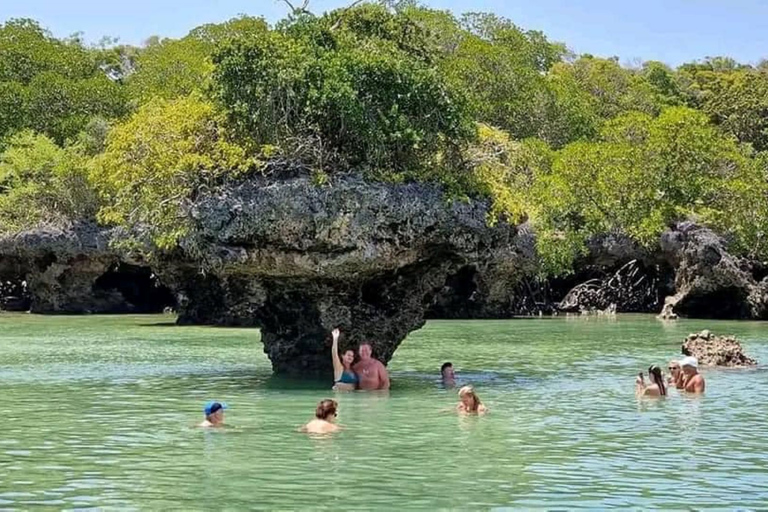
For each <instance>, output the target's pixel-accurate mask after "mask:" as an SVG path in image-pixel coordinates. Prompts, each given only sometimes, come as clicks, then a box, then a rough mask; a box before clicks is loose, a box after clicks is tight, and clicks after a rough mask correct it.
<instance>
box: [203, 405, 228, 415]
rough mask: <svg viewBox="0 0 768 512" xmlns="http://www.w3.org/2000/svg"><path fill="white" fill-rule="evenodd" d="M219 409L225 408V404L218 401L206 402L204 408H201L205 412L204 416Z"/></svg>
mask: <svg viewBox="0 0 768 512" xmlns="http://www.w3.org/2000/svg"><path fill="white" fill-rule="evenodd" d="M220 409H224V410H227V404H222V403H220V402H208V403H207V404H205V409H203V411H204V412H205V415H206V416H210V415H211V414H213V413H215V412H218V411H219V410H220Z"/></svg>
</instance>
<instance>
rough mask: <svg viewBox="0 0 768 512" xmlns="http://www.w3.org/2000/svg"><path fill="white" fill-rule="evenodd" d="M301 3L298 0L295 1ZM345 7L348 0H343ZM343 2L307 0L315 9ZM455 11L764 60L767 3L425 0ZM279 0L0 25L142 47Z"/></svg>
mask: <svg viewBox="0 0 768 512" xmlns="http://www.w3.org/2000/svg"><path fill="white" fill-rule="evenodd" d="M295 1H296V2H298V3H300V2H301V0H295ZM350 1H351V0H350ZM350 1H343V0H312V1H311V2H310V10H311V11H313V12H315V13H320V12H323V11H326V10H328V9H333V8H336V7H340V6H344V5H347V4H348V3H350ZM423 3H426V4H427V5H429V6H430V7H433V8H438V9H449V10H451V11H453V12H455V13H463V12H467V11H490V12H494V13H496V14H498V15H501V16H504V17H506V18H509V19H511V20H512V21H513V22H515V23H516V24H517V25H519V26H521V27H523V28H526V29H536V30H541V31H543V32H544V33H545V34H546V35H547V37H549V39H551V40H554V41H560V42H564V43H566V44H567V45H568V47H569V48H570V49H572V50H573V51H575V52H576V53H591V54H593V55H599V56H603V57H611V56H617V57H619V58H620V59H621V61H622V62H624V63H630V62H633V61H636V60H638V59H641V60H659V61H662V62H665V63H667V64H670V65H673V66H675V65H679V64H681V63H683V62H689V61H692V60H696V59H702V58H704V57H707V56H718V55H725V56H730V57H733V58H735V59H737V60H739V61H741V62H745V63H753V64H754V63H757V62H759V61H760V60H761V59H762V58H764V57H768V0H645V1H644V2H639V1H637V0H614V1H610V0H533V1H532V0H426V1H425V2H423ZM286 12H287V11H286V8H285V5H284V4H283V3H282V2H281V1H279V0H130V1H110V0H0V21H5V20H7V19H9V18H20V17H24V18H33V19H36V20H38V21H39V22H40V23H41V24H42V25H43V26H45V27H46V28H48V29H49V30H51V31H52V32H53V33H54V34H55V35H56V36H58V37H63V36H67V35H71V34H73V33H75V32H82V33H83V34H84V36H85V40H86V41H88V42H97V41H98V40H99V39H101V37H102V36H112V37H118V38H119V40H120V42H122V43H127V44H141V43H142V42H143V41H145V40H146V39H147V38H148V37H149V36H152V35H159V36H162V37H181V36H183V35H184V34H186V33H187V32H188V31H189V30H190V29H192V28H194V27H196V26H198V25H201V24H203V23H211V22H220V21H224V20H226V19H229V18H231V17H233V16H236V15H238V14H248V15H253V16H264V17H265V18H267V19H268V20H269V21H275V20H277V19H279V18H281V17H282V16H284V15H285V14H286Z"/></svg>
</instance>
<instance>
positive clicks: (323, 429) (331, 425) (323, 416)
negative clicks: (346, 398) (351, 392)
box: [300, 399, 341, 434]
mask: <svg viewBox="0 0 768 512" xmlns="http://www.w3.org/2000/svg"><path fill="white" fill-rule="evenodd" d="M338 410H339V404H338V403H337V402H336V400H331V399H326V400H321V401H320V403H319V404H317V409H315V418H314V419H313V420H312V421H310V422H309V423H307V424H306V425H304V426H303V427H301V429H300V431H301V432H304V433H306V434H330V433H332V432H336V431H338V430H339V429H340V428H341V427H339V426H338V425H337V424H336V416H337V415H338Z"/></svg>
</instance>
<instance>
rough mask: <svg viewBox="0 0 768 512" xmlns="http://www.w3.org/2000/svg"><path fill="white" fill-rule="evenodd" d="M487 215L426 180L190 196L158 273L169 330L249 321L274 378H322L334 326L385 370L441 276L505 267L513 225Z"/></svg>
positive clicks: (419, 320)
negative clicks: (170, 315)
mask: <svg viewBox="0 0 768 512" xmlns="http://www.w3.org/2000/svg"><path fill="white" fill-rule="evenodd" d="M486 214H487V205H486V204H484V203H480V202H460V201H449V200H448V198H446V197H445V196H444V195H443V193H442V192H441V191H440V189H438V188H436V187H433V186H429V185H425V184H399V185H392V184H381V183H370V182H366V181H362V180H360V179H357V178H352V177H347V178H338V179H335V180H334V181H333V183H331V184H329V185H328V186H317V185H316V184H314V183H313V182H312V180H311V179H310V178H309V177H301V176H299V177H295V178H291V179H283V180H274V181H268V180H266V179H265V180H264V181H263V182H257V181H254V180H250V181H248V182H246V183H242V184H240V185H237V186H233V187H230V188H225V189H223V190H220V191H216V192H211V193H208V194H204V195H201V196H200V197H199V198H197V200H196V202H195V204H194V205H193V207H192V208H191V210H190V215H191V217H192V218H193V219H194V225H193V228H192V230H191V233H190V235H189V236H188V237H187V238H186V239H185V240H183V241H182V243H181V248H182V252H183V254H177V255H174V257H173V258H166V259H165V261H163V262H162V263H161V265H160V267H159V272H161V274H162V279H163V281H164V282H167V283H169V284H170V285H171V286H172V287H173V288H174V289H175V290H177V292H178V296H179V315H180V316H179V322H181V323H196V324H199V323H203V324H226V325H231V324H241V325H242V324H247V325H258V326H259V327H261V332H262V340H263V342H264V350H265V352H266V353H267V355H268V356H269V358H270V359H271V361H272V364H273V367H274V369H275V371H277V372H280V373H291V374H306V373H325V372H330V357H329V354H328V351H329V349H330V345H329V339H328V333H329V332H330V331H331V330H332V329H333V328H334V327H340V328H341V329H342V332H343V333H344V334H345V337H344V339H342V346H343V347H346V346H350V347H351V346H355V345H356V344H358V343H359V342H361V341H369V342H371V343H372V345H373V347H374V355H375V356H376V357H378V358H379V359H381V360H382V361H385V362H387V361H388V360H389V359H390V358H391V357H392V354H393V353H394V351H395V349H396V348H397V346H398V345H399V344H400V342H401V341H402V340H403V339H404V338H405V336H406V335H407V334H408V333H409V332H411V331H413V330H415V329H418V328H420V327H421V326H422V325H423V324H424V321H425V320H424V318H425V312H426V311H427V309H428V308H429V307H430V305H431V304H432V302H433V299H434V297H435V295H436V294H437V293H438V292H439V291H440V290H441V289H443V287H444V286H445V284H446V281H447V280H449V279H450V278H451V276H455V275H456V274H457V273H459V272H460V271H461V270H462V269H465V268H467V267H473V266H474V267H482V266H483V265H486V264H488V262H494V264H496V265H499V266H503V265H514V264H515V261H517V259H518V258H519V253H518V250H517V249H516V246H515V237H516V229H515V228H514V227H513V226H510V225H508V224H504V223H501V224H499V225H498V226H496V227H493V228H490V227H488V225H487V223H486ZM201 269H205V270H204V271H201Z"/></svg>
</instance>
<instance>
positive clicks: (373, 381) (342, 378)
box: [199, 329, 488, 434]
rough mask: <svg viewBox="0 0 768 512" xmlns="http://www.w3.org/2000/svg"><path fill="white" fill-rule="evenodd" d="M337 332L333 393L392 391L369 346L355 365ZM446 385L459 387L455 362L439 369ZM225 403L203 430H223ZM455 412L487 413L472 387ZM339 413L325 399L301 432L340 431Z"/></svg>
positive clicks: (209, 412)
mask: <svg viewBox="0 0 768 512" xmlns="http://www.w3.org/2000/svg"><path fill="white" fill-rule="evenodd" d="M340 334H341V333H340V332H339V330H338V329H334V330H333V332H332V333H331V338H332V347H331V361H332V363H333V376H334V385H333V390H334V391H355V390H364V391H375V390H388V389H389V385H390V382H389V373H388V372H387V368H386V367H385V366H384V365H383V364H382V363H381V361H379V360H378V359H374V358H373V357H371V355H372V352H373V350H372V348H371V345H370V343H361V344H360V345H359V346H358V356H359V360H358V362H357V363H355V352H354V351H353V350H351V349H349V350H345V351H344V352H343V353H342V354H339V336H340ZM440 375H441V378H442V382H443V385H444V386H445V387H446V388H452V387H455V386H456V375H455V373H454V370H453V364H452V363H444V364H443V365H442V367H441V368H440ZM226 408H227V406H226V404H223V403H221V402H209V403H207V404H206V405H205V408H204V411H203V412H204V414H205V420H204V421H203V422H202V423H201V424H200V425H199V426H200V427H204V428H210V427H221V426H223V425H224V411H225V410H226ZM455 410H456V411H457V412H458V413H460V414H477V415H482V414H485V413H487V412H488V408H487V407H486V406H485V405H483V402H482V401H481V400H480V397H479V396H477V393H476V392H475V390H474V388H473V387H472V386H464V387H462V388H461V389H459V403H458V404H457V405H456V408H455ZM338 414H339V403H338V402H337V401H336V400H332V399H330V398H326V399H324V400H321V401H320V403H319V404H317V407H316V408H315V417H314V418H313V419H312V420H311V421H310V422H309V423H307V424H306V425H304V426H303V427H301V428H300V429H299V430H300V431H301V432H306V433H309V434H327V433H331V432H336V431H338V430H340V428H341V427H340V426H339V425H338V424H337V423H336V418H337V416H338Z"/></svg>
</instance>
